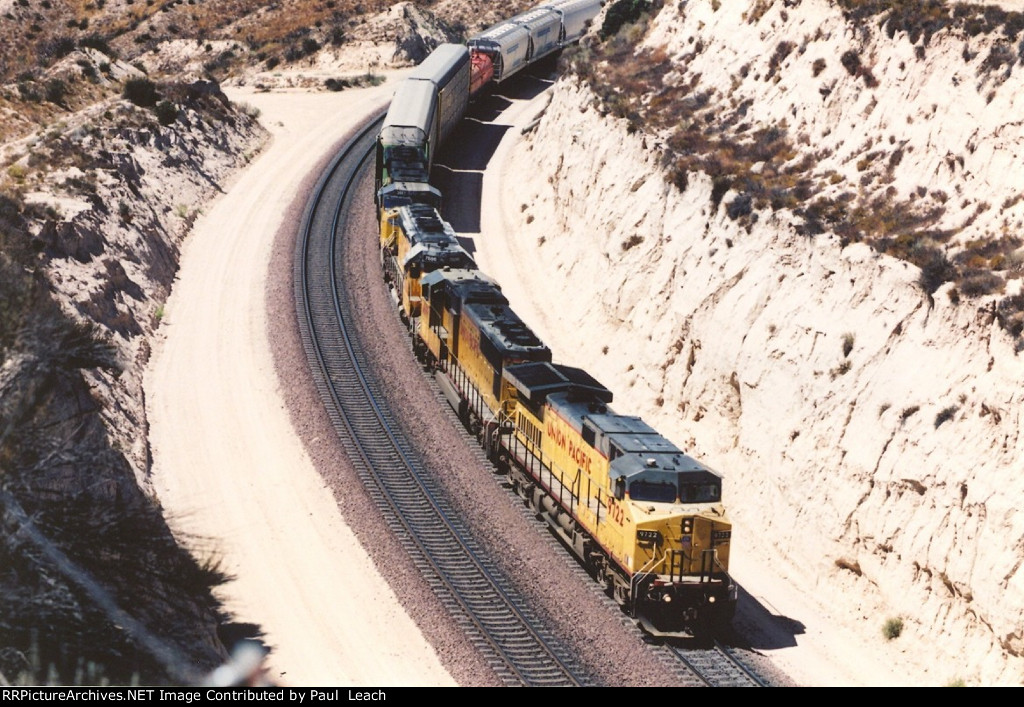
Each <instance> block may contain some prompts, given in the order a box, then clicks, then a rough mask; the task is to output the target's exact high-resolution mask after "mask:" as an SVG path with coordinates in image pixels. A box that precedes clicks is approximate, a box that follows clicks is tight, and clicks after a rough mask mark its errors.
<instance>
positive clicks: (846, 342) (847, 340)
mask: <svg viewBox="0 0 1024 707" xmlns="http://www.w3.org/2000/svg"><path fill="white" fill-rule="evenodd" d="M853 341H854V337H853V334H852V333H850V332H846V333H845V334H843V357H844V358H845V357H847V356H849V355H850V352H851V351H853Z"/></svg>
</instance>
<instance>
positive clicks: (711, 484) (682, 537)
mask: <svg viewBox="0 0 1024 707" xmlns="http://www.w3.org/2000/svg"><path fill="white" fill-rule="evenodd" d="M662 439H664V438H662ZM665 441H666V442H667V440H665ZM645 446H646V445H645ZM610 476H611V479H612V486H613V488H614V489H615V495H616V497H617V498H619V499H620V501H621V502H622V505H623V506H625V508H626V512H627V514H628V515H629V517H630V518H631V519H632V521H633V526H634V527H635V529H636V532H635V534H634V535H633V538H632V542H629V543H627V545H626V547H625V548H624V550H625V551H626V553H627V554H626V556H625V557H624V558H623V559H624V561H625V563H626V564H627V566H628V568H629V569H630V571H631V572H632V573H633V575H632V580H631V581H632V585H633V587H634V591H633V601H634V606H633V607H632V608H633V611H635V613H636V615H637V616H638V617H639V618H640V620H641V622H642V623H644V627H645V628H646V629H647V630H648V631H649V632H651V633H655V634H661V635H676V634H679V633H686V632H692V631H693V630H699V629H703V628H706V627H711V626H721V625H725V624H728V622H729V621H731V620H732V616H733V614H734V612H735V606H736V598H737V588H736V585H735V583H734V582H733V581H732V579H731V578H730V576H729V573H728V567H729V544H730V540H731V538H732V525H731V523H730V522H729V520H728V518H727V517H726V515H725V509H724V507H723V506H722V503H721V500H722V479H721V477H720V476H719V475H718V474H716V473H715V472H713V471H711V470H710V469H708V468H707V467H705V466H703V465H702V464H700V463H699V462H698V461H697V460H695V459H693V458H692V457H690V456H688V455H686V454H684V453H682V452H681V451H678V450H676V451H674V452H659V453H653V452H652V451H651V450H650V449H646V450H640V451H634V452H628V453H626V454H623V455H621V456H620V457H618V458H616V459H615V460H614V461H613V462H612V464H611V468H610ZM676 607H685V609H684V610H682V611H679V610H677V608H676Z"/></svg>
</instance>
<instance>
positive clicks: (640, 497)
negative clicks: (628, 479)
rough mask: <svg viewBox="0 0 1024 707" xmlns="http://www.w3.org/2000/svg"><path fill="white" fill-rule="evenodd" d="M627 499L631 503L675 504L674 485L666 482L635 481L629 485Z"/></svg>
mask: <svg viewBox="0 0 1024 707" xmlns="http://www.w3.org/2000/svg"><path fill="white" fill-rule="evenodd" d="M629 498H630V499H631V500H633V501H655V502H658V503H675V500H676V485H675V484H672V483H669V482H667V481H644V480H643V479H637V480H636V481H634V482H633V483H631V484H630V485H629Z"/></svg>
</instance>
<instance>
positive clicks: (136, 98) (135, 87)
mask: <svg viewBox="0 0 1024 707" xmlns="http://www.w3.org/2000/svg"><path fill="white" fill-rule="evenodd" d="M124 97H125V98H127V99H128V100H129V101H131V102H132V103H134V104H135V105H137V106H142V107H143V108H150V107H152V106H155V105H156V102H157V99H158V98H159V97H160V95H159V94H158V93H157V90H156V84H155V83H153V82H152V81H150V80H149V79H144V78H135V79H128V80H127V81H125V83H124Z"/></svg>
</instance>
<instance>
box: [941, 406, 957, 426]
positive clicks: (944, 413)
mask: <svg viewBox="0 0 1024 707" xmlns="http://www.w3.org/2000/svg"><path fill="white" fill-rule="evenodd" d="M957 410H959V408H958V407H957V406H956V405H950V406H949V407H945V408H943V409H942V410H941V411H939V414H938V415H936V416H935V429H939V426H940V425H942V423H943V422H947V421H948V420H952V419H953V416H954V415H955V414H956V411H957Z"/></svg>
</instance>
